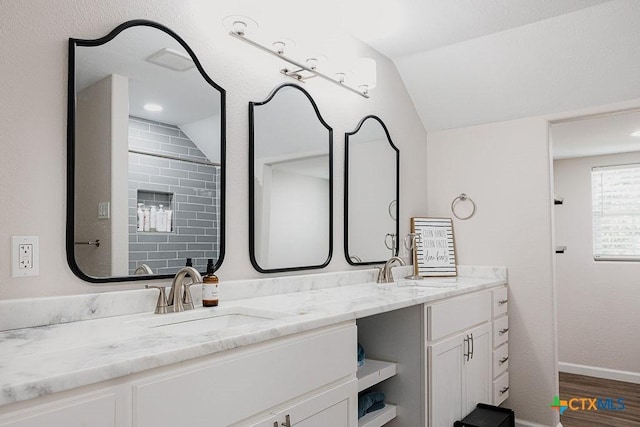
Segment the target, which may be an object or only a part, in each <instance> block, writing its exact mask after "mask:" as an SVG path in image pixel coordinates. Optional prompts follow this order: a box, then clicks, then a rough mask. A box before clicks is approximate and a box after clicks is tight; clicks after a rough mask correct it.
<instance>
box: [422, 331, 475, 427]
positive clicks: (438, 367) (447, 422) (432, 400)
mask: <svg viewBox="0 0 640 427" xmlns="http://www.w3.org/2000/svg"><path fill="white" fill-rule="evenodd" d="M466 347H467V341H465V335H464V334H459V335H455V336H453V337H451V338H449V339H447V340H445V341H442V342H440V343H438V344H436V345H433V346H430V347H429V348H428V350H427V351H428V356H429V360H428V365H429V366H428V370H427V372H428V373H429V381H428V384H429V394H428V400H429V405H428V410H429V414H428V416H429V420H430V422H429V425H430V426H433V427H441V426H451V425H453V423H454V422H455V421H457V420H460V419H462V405H461V402H463V401H464V378H463V367H464V365H463V360H464V358H465V357H464V355H465V353H466V351H467V348H466Z"/></svg>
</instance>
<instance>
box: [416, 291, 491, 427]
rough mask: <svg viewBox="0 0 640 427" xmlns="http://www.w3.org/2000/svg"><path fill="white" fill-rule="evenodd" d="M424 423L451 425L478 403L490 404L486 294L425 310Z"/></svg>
mask: <svg viewBox="0 0 640 427" xmlns="http://www.w3.org/2000/svg"><path fill="white" fill-rule="evenodd" d="M425 325H427V340H426V341H425V343H426V349H425V354H426V360H425V361H426V369H425V372H426V373H427V378H426V380H425V384H427V387H426V389H427V396H426V397H427V405H426V407H427V420H428V425H429V426H431V427H444V426H451V425H453V423H454V422H455V421H457V420H460V419H462V418H463V417H464V416H465V415H467V414H468V413H469V412H471V411H472V410H473V409H474V408H475V406H476V404H478V403H490V402H491V400H492V397H491V379H492V377H491V375H492V371H491V360H492V353H491V350H492V325H491V292H489V291H484V292H479V293H475V294H470V295H465V296H460V297H455V298H450V299H448V300H445V301H443V302H441V303H436V304H432V305H428V306H426V310H425Z"/></svg>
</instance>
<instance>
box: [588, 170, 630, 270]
mask: <svg viewBox="0 0 640 427" xmlns="http://www.w3.org/2000/svg"><path fill="white" fill-rule="evenodd" d="M591 201H592V203H591V206H592V221H591V223H592V232H593V259H594V260H595V261H640V164H626V165H615V166H597V167H593V168H591ZM616 233H617V235H618V237H612V236H614V235H615V234H616ZM606 234H608V235H609V239H610V241H609V242H607V240H606V237H603V236H606ZM612 239H615V241H612ZM616 246H617V248H616Z"/></svg>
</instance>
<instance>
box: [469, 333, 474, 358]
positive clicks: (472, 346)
mask: <svg viewBox="0 0 640 427" xmlns="http://www.w3.org/2000/svg"><path fill="white" fill-rule="evenodd" d="M470 342H471V351H470V353H471V359H473V348H474V345H473V334H471V341H470Z"/></svg>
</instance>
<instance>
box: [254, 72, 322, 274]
mask: <svg viewBox="0 0 640 427" xmlns="http://www.w3.org/2000/svg"><path fill="white" fill-rule="evenodd" d="M332 212H333V130H332V129H331V127H330V126H329V125H328V124H327V123H326V122H325V121H324V120H323V118H322V116H321V115H320V112H319V111H318V107H317V105H316V103H315V102H314V101H313V98H311V95H309V93H307V91H305V90H304V89H302V88H301V87H299V86H297V85H294V84H284V85H282V86H279V87H277V88H276V89H275V90H274V91H273V92H272V93H271V94H270V95H269V97H268V98H267V99H266V100H265V101H262V102H250V103H249V252H250V257H251V263H252V264H253V266H254V268H255V269H256V270H258V271H260V272H262V273H276V272H281V271H293V270H305V269H313V268H323V267H325V266H327V264H329V261H330V260H331V255H332V252H333V249H332V248H333V237H332V230H333V217H332Z"/></svg>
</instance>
